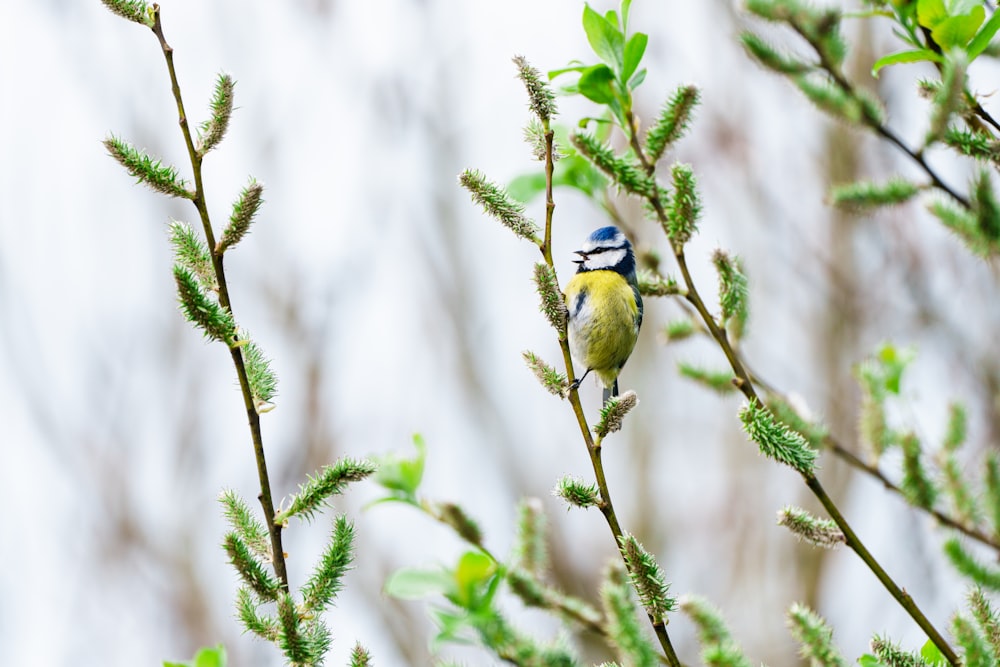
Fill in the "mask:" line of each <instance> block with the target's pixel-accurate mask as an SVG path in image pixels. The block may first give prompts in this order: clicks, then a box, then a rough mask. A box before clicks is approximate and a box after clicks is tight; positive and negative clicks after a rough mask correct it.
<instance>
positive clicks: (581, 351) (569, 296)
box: [565, 271, 639, 386]
mask: <svg viewBox="0 0 1000 667" xmlns="http://www.w3.org/2000/svg"><path fill="white" fill-rule="evenodd" d="M565 297H566V308H567V309H568V311H569V323H568V333H569V344H570V350H571V351H572V352H573V357H574V358H575V359H576V360H577V361H578V362H579V363H580V364H582V365H583V366H584V368H589V369H592V370H593V371H594V372H595V373H597V374H598V376H600V378H601V380H602V381H603V382H604V384H605V386H610V385H611V384H613V383H614V381H615V378H617V377H618V373H619V371H621V368H622V366H624V365H625V362H626V361H627V360H628V358H629V355H630V354H632V349H633V348H634V347H635V342H636V339H637V338H638V336H639V306H638V303H637V302H636V298H635V293H634V292H633V291H632V286H631V285H629V283H628V281H627V280H625V278H624V277H623V276H622V275H621V274H620V273H616V272H614V271H585V272H583V273H577V274H576V275H575V276H573V279H572V280H570V281H569V284H568V285H566V292H565Z"/></svg>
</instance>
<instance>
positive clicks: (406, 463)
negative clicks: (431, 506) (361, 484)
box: [374, 434, 427, 502]
mask: <svg viewBox="0 0 1000 667" xmlns="http://www.w3.org/2000/svg"><path fill="white" fill-rule="evenodd" d="M413 446H414V447H416V449H417V455H416V456H415V457H413V458H412V459H404V458H402V457H400V456H399V455H393V454H390V455H388V456H386V457H384V458H382V459H380V460H379V469H378V472H376V473H375V477H374V480H375V482H376V483H378V484H379V485H381V486H383V487H385V488H386V489H389V490H390V491H395V492H398V494H399V495H400V496H401V498H400V499H406V500H411V501H413V502H416V493H417V488H419V487H420V482H421V480H422V479H423V477H424V461H425V460H426V458H427V445H426V444H425V443H424V439H423V437H421V436H420V435H419V434H415V435H414V436H413Z"/></svg>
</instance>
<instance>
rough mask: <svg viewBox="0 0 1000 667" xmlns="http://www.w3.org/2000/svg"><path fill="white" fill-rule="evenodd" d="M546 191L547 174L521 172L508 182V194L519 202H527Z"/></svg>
mask: <svg viewBox="0 0 1000 667" xmlns="http://www.w3.org/2000/svg"><path fill="white" fill-rule="evenodd" d="M543 192H545V174H543V173H542V172H538V173H534V174H521V175H520V176H515V177H514V179H513V180H512V181H511V182H510V183H508V184H507V194H509V195H510V196H511V197H513V198H514V199H516V200H517V201H519V202H522V203H524V204H527V203H529V202H531V200H532V199H534V198H535V197H537V196H538V195H540V194H542V193H543Z"/></svg>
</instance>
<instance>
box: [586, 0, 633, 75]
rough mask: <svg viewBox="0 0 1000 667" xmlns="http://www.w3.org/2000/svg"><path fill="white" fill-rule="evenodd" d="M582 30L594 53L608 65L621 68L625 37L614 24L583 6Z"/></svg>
mask: <svg viewBox="0 0 1000 667" xmlns="http://www.w3.org/2000/svg"><path fill="white" fill-rule="evenodd" d="M583 30H584V32H586V33H587V41H588V42H590V47H591V48H592V49H594V53H596V54H597V55H598V57H600V59H601V60H603V61H604V62H605V63H607V64H608V65H614V66H615V68H616V69H618V70H621V68H622V62H623V60H624V50H625V37H624V35H622V33H621V31H619V30H618V27H617V26H616V25H613V24H612V23H611V22H610V21H608V20H607V19H606V18H604V17H603V16H601V15H600V14H598V13H597V12H595V11H594V10H593V9H591V8H590V5H584V6H583Z"/></svg>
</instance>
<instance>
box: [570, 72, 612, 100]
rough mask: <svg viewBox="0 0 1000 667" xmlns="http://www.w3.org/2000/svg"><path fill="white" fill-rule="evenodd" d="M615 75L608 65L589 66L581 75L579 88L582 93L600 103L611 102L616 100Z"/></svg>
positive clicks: (578, 83)
mask: <svg viewBox="0 0 1000 667" xmlns="http://www.w3.org/2000/svg"><path fill="white" fill-rule="evenodd" d="M614 83H615V75H614V72H612V71H611V68H610V67H608V66H607V65H594V66H593V67H588V68H587V69H585V70H584V71H583V73H582V74H581V75H580V80H579V81H578V82H577V84H576V85H577V88H578V89H579V91H580V94H581V95H583V96H584V97H586V98H587V99H588V100H590V101H592V102H597V103H598V104H611V103H612V102H614V101H615V92H614V88H613V86H614Z"/></svg>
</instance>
